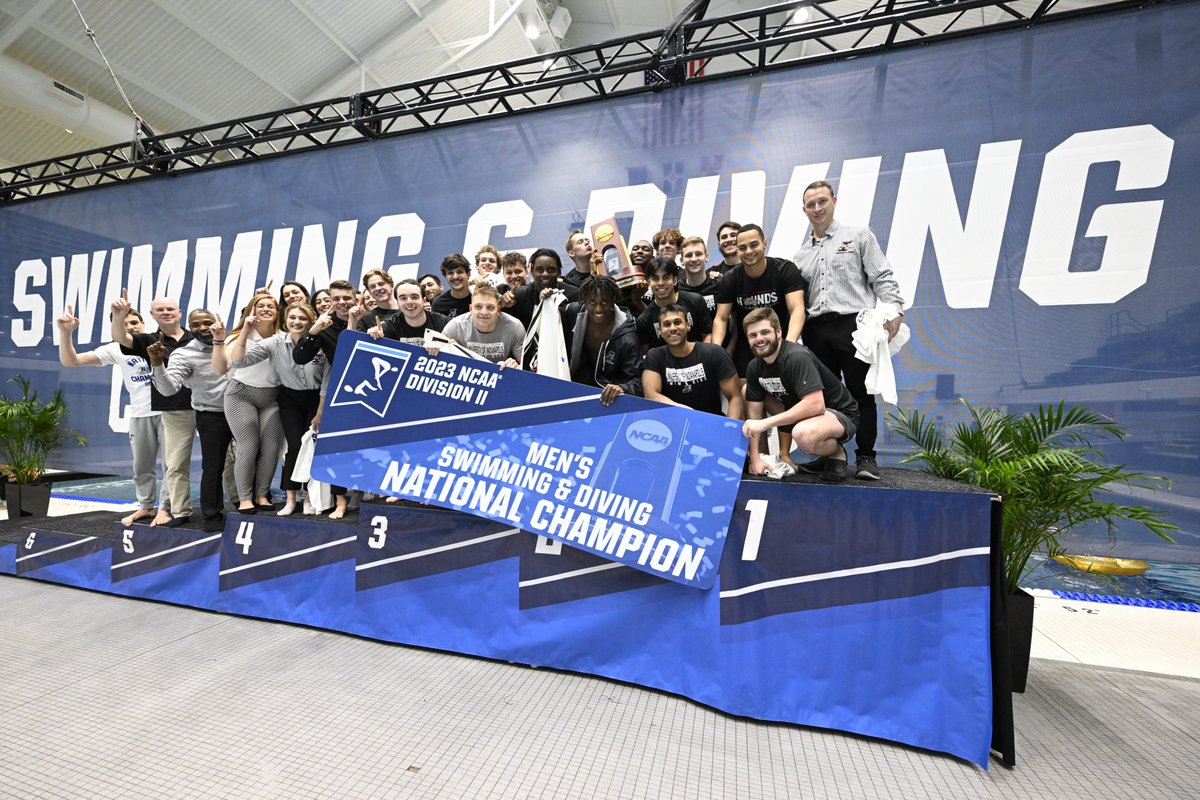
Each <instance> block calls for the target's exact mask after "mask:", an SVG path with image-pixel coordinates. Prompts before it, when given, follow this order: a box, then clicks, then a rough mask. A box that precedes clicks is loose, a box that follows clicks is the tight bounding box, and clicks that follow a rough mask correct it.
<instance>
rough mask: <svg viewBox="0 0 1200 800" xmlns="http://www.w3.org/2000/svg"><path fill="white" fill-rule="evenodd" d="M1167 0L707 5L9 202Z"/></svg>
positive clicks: (72, 178)
mask: <svg viewBox="0 0 1200 800" xmlns="http://www.w3.org/2000/svg"><path fill="white" fill-rule="evenodd" d="M1168 1H1169V0H1113V1H1112V2H1103V1H1102V0H1098V2H1095V3H1092V4H1089V5H1088V6H1087V7H1085V8H1082V9H1080V8H1075V9H1073V10H1070V11H1057V10H1056V6H1057V5H1058V2H1057V0H1040V2H1030V1H1029V0H877V1H876V2H874V3H872V4H870V5H868V6H867V7H866V8H864V7H863V4H862V3H861V2H859V3H847V2H845V0H801V1H800V2H788V3H780V4H777V5H774V6H769V7H766V8H760V9H755V10H753V11H746V12H742V13H739V14H734V15H730V16H725V17H720V18H714V19H703V18H702V17H703V14H704V11H705V9H706V8H707V5H708V3H707V2H703V1H702V0H700V1H697V2H692V3H689V4H688V7H687V8H686V9H685V10H684V12H683V13H682V14H681V16H680V18H679V19H677V20H676V21H675V23H673V24H672V25H671V26H670V27H669V28H667V29H666V30H659V31H652V32H649V33H646V34H642V35H638V36H631V37H627V38H623V39H614V40H611V41H608V42H604V43H601V44H598V45H591V46H587V47H579V48H574V49H570V50H564V51H560V52H557V53H554V54H551V55H546V56H534V57H531V58H526V59H523V60H520V61H515V62H511V63H508V64H503V65H498V66H494V67H487V68H483V69H476V70H471V71H467V72H460V73H456V74H453V75H446V76H439V77H435V78H430V79H427V80H422V81H416V82H412V83H406V84H402V85H399V86H392V87H389V88H386V89H380V90H374V91H367V92H362V93H359V94H356V95H353V96H350V97H342V98H336V99H331V100H325V101H321V102H316V103H308V104H305V105H300V106H295V107H293V108H289V109H283V110H279V111H271V112H269V113H265V114H259V115H254V116H249V117H243V118H240V119H235V120H230V121H226V122H221V123H216V124H212V125H205V126H202V127H197V128H192V129H190V130H185V131H179V132H175V133H168V134H162V135H149V132H147V135H144V136H140V137H139V138H137V139H135V140H134V141H131V142H128V143H124V144H118V145H110V146H107V147H103V148H98V149H95V150H90V151H86V152H82V153H76V154H73V155H68V156H62V157H58V158H52V159H46V160H43V161H38V162H34V163H31V164H26V165H24V166H20V167H14V168H12V169H6V170H3V171H0V203H5V204H10V203H14V202H20V201H23V200H29V199H33V198H37V197H43V196H47V195H52V194H56V193H59V192H64V191H79V190H83V189H88V188H93V187H97V186H104V185H109V184H113V183H123V182H128V181H133V180H139V179H146V178H153V177H161V176H164V175H171V174H179V173H183V172H187V171H191V170H197V169H204V168H208V167H213V166H219V165H223V164H230V163H236V162H239V161H247V160H256V159H263V158H269V157H273V156H278V155H282V154H285V153H291V152H298V151H305V150H312V149H318V148H325V147H330V146H333V145H340V144H347V143H351V142H360V141H363V140H369V139H377V138H381V137H388V136H397V135H403V134H406V133H410V132H414V131H420V130H428V129H431V128H436V127H441V126H446V125H451V124H460V123H464V122H468V121H471V120H478V119H485V118H490V117H497V116H504V115H509V114H513V113H519V112H523V111H531V110H536V109H544V108H547V107H551V106H557V105H566V104H569V103H580V102H588V101H591V100H601V99H605V98H610V97H618V96H623V95H630V94H638V93H642V92H651V91H661V90H664V89H670V88H672V87H676V86H680V85H683V84H685V83H694V82H697V81H706V80H713V79H716V78H725V77H729V76H734V75H747V74H755V73H759V72H765V71H769V70H777V69H783V68H786V67H794V66H797V65H799V64H804V63H812V62H820V61H828V60H832V59H838V58H845V57H849V56H857V55H863V54H867V53H872V52H880V51H884V50H890V49H895V48H898V47H905V46H911V45H915V44H924V43H928V42H931V41H938V40H944V39H947V38H952V37H959V36H966V35H973V34H978V33H983V32H989V31H996V30H1004V29H1011V28H1015V27H1028V26H1031V25H1034V24H1038V23H1041V22H1045V21H1048V20H1055V19H1063V18H1066V17H1068V16H1080V15H1083V14H1094V13H1099V12H1109V11H1113V10H1118V9H1123V8H1130V7H1140V6H1145V5H1152V4H1156V2H1168ZM805 10H807V13H801V12H804V11H805ZM689 67H690V69H689Z"/></svg>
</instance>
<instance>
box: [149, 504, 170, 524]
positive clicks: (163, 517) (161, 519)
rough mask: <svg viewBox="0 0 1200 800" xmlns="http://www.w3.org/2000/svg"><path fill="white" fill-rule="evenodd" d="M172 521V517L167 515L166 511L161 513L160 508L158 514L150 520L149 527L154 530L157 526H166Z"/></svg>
mask: <svg viewBox="0 0 1200 800" xmlns="http://www.w3.org/2000/svg"><path fill="white" fill-rule="evenodd" d="M172 519H174V517H172V516H171V515H170V514H168V513H167V512H166V511H163V510H162V509H161V508H160V509H159V510H158V513H157V514H155V515H154V519H152V520H150V527H151V528H156V527H158V526H159V525H166V524H167V523H169V522H170V521H171V520H172Z"/></svg>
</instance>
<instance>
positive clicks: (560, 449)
mask: <svg viewBox="0 0 1200 800" xmlns="http://www.w3.org/2000/svg"><path fill="white" fill-rule="evenodd" d="M330 374H331V377H330V385H329V389H328V400H327V407H326V410H325V412H324V415H323V416H322V419H321V432H320V435H319V436H318V437H317V448H316V455H315V456H314V458H313V466H312V474H313V477H315V478H318V479H320V480H322V481H325V482H327V483H332V484H336V485H340V486H347V487H352V488H355V489H362V490H363V491H368V492H374V493H378V494H387V495H391V496H393V497H399V498H403V499H405V500H414V501H417V502H421V503H426V504H429V505H436V506H441V507H443V508H450V509H454V510H456V511H463V512H466V513H468V514H473V515H475V516H479V517H483V518H485V519H490V520H492V521H494V522H500V523H504V524H506V525H509V526H511V527H513V528H516V529H519V530H525V531H529V532H530V533H534V534H538V535H540V536H544V537H547V538H548V539H553V540H557V541H562V542H565V543H567V544H569V545H571V546H572V547H577V548H580V549H582V550H586V551H588V552H590V553H594V554H596V555H599V556H603V557H604V558H606V559H609V560H612V561H617V562H620V563H622V564H627V565H629V566H631V567H634V568H636V569H639V570H643V571H644V572H648V573H651V574H653V575H656V576H659V577H662V578H666V579H668V580H672V581H677V582H679V583H684V584H687V585H689V586H696V587H699V588H702V589H707V588H709V587H711V586H712V585H713V581H714V580H715V579H716V570H717V565H718V564H719V563H720V561H721V549H722V547H723V546H724V544H725V534H726V531H727V530H728V527H729V516H730V514H731V512H732V510H733V501H734V498H735V497H736V496H737V491H738V483H739V481H740V480H741V474H742V464H743V461H744V459H745V456H746V440H745V438H744V437H743V436H742V434H741V423H740V422H737V421H734V420H728V419H725V418H724V417H718V416H715V415H713V414H704V413H701V412H698V411H693V410H691V409H688V408H680V407H677V406H666V405H662V404H660V403H652V402H650V401H647V400H643V399H641V398H638V397H633V396H630V395H622V396H620V397H618V398H617V400H616V402H614V403H613V404H612V405H609V406H605V405H603V404H601V403H600V400H599V397H600V393H599V391H598V390H596V389H594V388H591V387H587V386H582V385H579V384H574V383H570V382H567V381H562V380H557V379H554V378H547V377H545V376H541V375H535V374H533V373H529V372H524V371H522V370H519V369H508V370H502V369H500V368H499V367H498V366H496V365H493V364H488V363H484V362H481V361H473V360H470V359H465V358H460V357H457V356H451V355H448V354H440V355H437V356H432V355H430V354H429V353H428V352H426V351H425V350H423V349H421V348H417V347H412V346H410V345H407V344H403V343H401V342H394V341H391V340H388V339H380V340H379V341H373V340H372V339H370V337H367V336H365V335H364V334H361V333H356V332H353V331H351V332H347V333H343V334H342V335H341V336H340V337H339V339H338V349H337V355H336V358H335V360H334V364H333V367H332V371H331V373H330Z"/></svg>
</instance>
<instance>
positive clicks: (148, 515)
mask: <svg viewBox="0 0 1200 800" xmlns="http://www.w3.org/2000/svg"><path fill="white" fill-rule="evenodd" d="M153 518H154V509H153V508H139V509H138V510H137V511H135V512H133V513H132V514H130V515H129V516H127V517H121V524H122V525H132V524H133V523H135V522H141V521H142V520H146V519H153ZM167 519H170V516H168V517H167Z"/></svg>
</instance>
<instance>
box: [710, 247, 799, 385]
mask: <svg viewBox="0 0 1200 800" xmlns="http://www.w3.org/2000/svg"><path fill="white" fill-rule="evenodd" d="M796 291H800V292H807V291H808V281H806V280H804V276H803V275H801V274H800V270H799V269H798V268H797V267H796V265H795V264H793V263H792V262H791V261H787V260H785V259H782V258H771V257H768V258H767V266H766V268H765V269H764V270H763V274H762V275H759V276H758V277H757V278H752V277H750V276H749V275H747V274H746V268H745V267H743V266H742V265H741V264H739V265H737V266H736V267H734V268H733V269H731V270H729V272H726V273H725V274H724V275H722V276H721V280H720V282H719V283H718V284H717V290H716V298H717V305H721V304H723V303H731V304H733V313H732V314H730V315H729V324H730V325H736V326H737V328H738V330H739V331H741V330H742V320H743V319H745V318H746V315H747V314H749V313H750V312H751V311H753V310H754V309H756V308H764V307H770V308H773V309H775V313H776V314H777V315H778V316H779V327H780V330H782V331H783V334H784V335H785V336H786V335H787V330H788V322H789V321H790V320H791V314H790V313H788V307H787V300H786V299H785V298H786V296H787V295H789V294H791V293H792V292H796ZM751 357H752V356H751V353H750V346H749V345H748V344H747V342H746V337H745V336H739V337H738V340H737V347H736V348H734V353H733V363H734V365H735V366H737V367H738V373H739V374H743V373H744V369H745V366H746V365H747V364H749V363H750V359H751Z"/></svg>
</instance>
